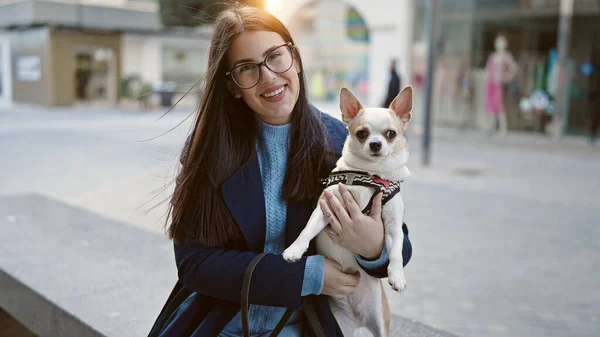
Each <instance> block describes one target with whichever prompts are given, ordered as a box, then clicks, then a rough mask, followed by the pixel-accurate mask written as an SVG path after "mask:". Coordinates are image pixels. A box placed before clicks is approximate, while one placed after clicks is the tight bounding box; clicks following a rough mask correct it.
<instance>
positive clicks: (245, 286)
mask: <svg viewBox="0 0 600 337" xmlns="http://www.w3.org/2000/svg"><path fill="white" fill-rule="evenodd" d="M266 255H267V253H261V254H258V255H257V256H256V257H255V258H254V260H252V262H250V264H249V265H248V267H247V268H246V272H245V273H244V280H243V281H242V301H241V302H242V332H243V334H244V337H250V330H249V328H248V309H249V308H250V304H249V302H248V300H249V299H248V297H249V295H250V281H251V279H252V273H253V272H254V268H256V265H258V263H259V262H260V260H262V258H263V257H265V256H266ZM293 311H294V310H293V309H291V308H289V309H287V310H286V311H285V313H284V314H283V317H281V320H280V321H279V323H277V326H276V327H275V329H274V330H273V331H272V332H271V334H270V335H269V337H275V336H277V335H279V333H280V332H281V330H283V327H284V326H285V323H287V321H288V320H289V319H290V316H292V312H293Z"/></svg>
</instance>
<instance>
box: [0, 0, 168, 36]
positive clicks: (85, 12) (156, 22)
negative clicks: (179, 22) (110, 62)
mask: <svg viewBox="0 0 600 337" xmlns="http://www.w3.org/2000/svg"><path fill="white" fill-rule="evenodd" d="M157 8H158V6H157V4H156V3H152V2H143V1H127V2H124V3H123V2H122V1H115V0H111V2H110V3H105V1H104V0H98V1H93V0H78V1H64V2H63V1H49V0H28V1H14V2H13V1H8V2H3V1H0V27H16V26H18V27H28V26H34V25H40V24H49V25H56V26H58V25H60V26H68V27H83V28H91V29H109V30H136V31H142V30H145V31H159V30H160V29H161V28H162V24H161V23H160V19H159V16H158V15H157Z"/></svg>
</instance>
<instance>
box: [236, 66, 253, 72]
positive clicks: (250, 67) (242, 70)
mask: <svg viewBox="0 0 600 337" xmlns="http://www.w3.org/2000/svg"><path fill="white" fill-rule="evenodd" d="M250 70H252V64H246V65H243V66H241V67H239V68H238V71H239V72H240V73H245V72H248V71H250Z"/></svg>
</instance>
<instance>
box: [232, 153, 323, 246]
mask: <svg viewBox="0 0 600 337" xmlns="http://www.w3.org/2000/svg"><path fill="white" fill-rule="evenodd" d="M221 192H222V194H223V199H224V200H225V204H226V205H227V207H228V208H229V211H230V212H231V214H232V215H233V218H234V219H235V222H236V223H237V225H238V226H239V228H240V231H241V232H242V235H243V236H244V239H245V241H246V245H247V247H248V249H250V250H251V251H253V252H255V253H260V252H262V251H263V250H264V246H265V235H266V228H267V226H266V221H267V220H266V219H267V218H266V212H265V198H264V194H263V184H262V179H261V175H260V167H259V165H258V158H257V157H256V155H253V156H252V157H251V158H250V159H249V160H248V161H247V162H246V163H245V164H244V165H243V166H242V167H241V168H240V169H239V170H238V171H236V172H235V173H234V174H233V175H232V176H231V177H230V178H229V179H227V181H226V182H225V183H224V184H223V185H222V186H221ZM312 209H313V207H312V206H311V205H309V204H297V203H293V202H290V203H288V206H287V219H286V226H285V228H286V232H285V241H286V247H287V246H288V245H290V244H291V243H292V242H294V240H296V238H297V237H298V235H300V232H302V230H303V229H304V226H305V225H306V223H307V222H308V218H309V217H310V214H311V212H312Z"/></svg>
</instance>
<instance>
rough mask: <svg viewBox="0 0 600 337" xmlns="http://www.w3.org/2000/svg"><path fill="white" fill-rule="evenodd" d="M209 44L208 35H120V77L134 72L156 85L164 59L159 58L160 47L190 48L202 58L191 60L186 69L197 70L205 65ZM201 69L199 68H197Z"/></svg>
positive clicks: (161, 79)
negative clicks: (191, 63) (189, 65)
mask: <svg viewBox="0 0 600 337" xmlns="http://www.w3.org/2000/svg"><path fill="white" fill-rule="evenodd" d="M209 45H210V36H206V35H202V36H200V35H198V36H189V37H182V36H170V35H168V34H165V35H140V34H124V35H122V38H121V46H122V48H121V59H122V68H121V70H122V71H121V73H122V74H123V76H131V75H138V76H141V78H142V79H143V80H144V81H145V82H149V83H151V84H159V83H160V82H163V81H164V80H165V79H164V78H163V77H164V72H165V71H166V70H165V69H164V67H165V65H168V64H166V63H165V60H163V56H164V53H163V51H164V49H165V48H171V49H180V50H182V51H194V52H195V53H194V54H195V55H196V54H199V55H202V56H203V57H199V58H198V59H193V60H190V61H193V62H194V65H195V67H194V69H190V72H192V71H193V73H196V72H198V69H200V70H202V69H204V70H205V69H206V68H207V67H208V64H207V62H208V49H209ZM201 72H202V71H201Z"/></svg>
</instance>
